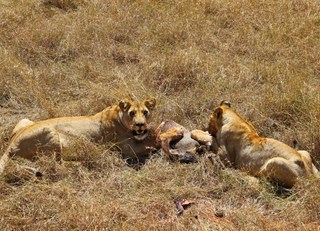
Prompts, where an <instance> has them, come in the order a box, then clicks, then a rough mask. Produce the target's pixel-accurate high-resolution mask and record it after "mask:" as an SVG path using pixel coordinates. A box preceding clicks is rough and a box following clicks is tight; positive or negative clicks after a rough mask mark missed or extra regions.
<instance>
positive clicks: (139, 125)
mask: <svg viewBox="0 0 320 231" xmlns="http://www.w3.org/2000/svg"><path fill="white" fill-rule="evenodd" d="M143 125H144V123H143V122H138V123H136V126H137V127H142V126H143Z"/></svg>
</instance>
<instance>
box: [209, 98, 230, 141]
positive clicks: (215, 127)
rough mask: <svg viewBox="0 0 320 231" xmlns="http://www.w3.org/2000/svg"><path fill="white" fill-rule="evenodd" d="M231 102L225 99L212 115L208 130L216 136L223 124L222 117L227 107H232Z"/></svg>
mask: <svg viewBox="0 0 320 231" xmlns="http://www.w3.org/2000/svg"><path fill="white" fill-rule="evenodd" d="M230 107H231V104H230V102H228V101H225V100H223V101H222V102H221V103H220V106H219V107H217V108H216V109H215V110H214V111H213V113H212V114H211V116H210V120H209V126H208V131H209V133H210V134H211V135H213V136H214V137H215V136H216V134H217V132H218V131H219V129H220V128H221V126H222V117H223V112H224V110H225V109H227V108H230Z"/></svg>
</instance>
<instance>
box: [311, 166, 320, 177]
mask: <svg viewBox="0 0 320 231" xmlns="http://www.w3.org/2000/svg"><path fill="white" fill-rule="evenodd" d="M312 173H313V175H314V176H315V177H316V178H319V179H320V172H319V170H318V169H317V168H316V166H315V165H314V164H312Z"/></svg>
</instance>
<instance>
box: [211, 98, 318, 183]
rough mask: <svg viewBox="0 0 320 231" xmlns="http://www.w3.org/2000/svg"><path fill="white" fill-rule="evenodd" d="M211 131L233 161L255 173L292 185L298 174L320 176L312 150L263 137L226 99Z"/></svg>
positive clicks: (213, 116)
mask: <svg viewBox="0 0 320 231" xmlns="http://www.w3.org/2000/svg"><path fill="white" fill-rule="evenodd" d="M208 130H209V133H210V134H212V135H213V136H214V137H216V139H217V142H218V144H219V145H222V146H224V147H225V149H226V152H227V155H228V159H229V161H230V162H231V163H232V164H233V165H234V166H235V167H237V168H240V169H243V170H246V171H248V173H250V174H251V175H254V176H265V177H268V178H270V179H272V180H274V181H277V182H279V183H281V184H283V185H284V186H286V187H292V186H293V185H294V183H295V182H296V181H297V179H298V177H303V176H316V177H319V172H318V170H317V169H316V167H315V166H314V165H313V163H312V161H311V157H310V154H309V153H308V152H306V151H297V150H295V149H293V148H291V147H289V146H288V145H286V144H284V143H282V142H280V141H277V140H274V139H270V138H264V137H260V136H259V135H258V134H257V132H256V130H255V128H254V127H253V126H252V125H251V124H250V123H249V122H247V121H245V120H244V119H243V118H241V117H240V116H239V115H238V113H237V112H235V111H234V110H233V109H231V105H230V103H228V102H226V101H222V102H221V104H220V106H219V107H217V108H216V109H215V110H214V112H213V113H212V115H211V117H210V121H209V127H208Z"/></svg>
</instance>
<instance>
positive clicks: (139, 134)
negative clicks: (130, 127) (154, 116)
mask: <svg viewBox="0 0 320 231" xmlns="http://www.w3.org/2000/svg"><path fill="white" fill-rule="evenodd" d="M132 134H133V137H134V138H135V139H137V140H144V139H145V138H146V137H147V136H148V130H134V131H132Z"/></svg>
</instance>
